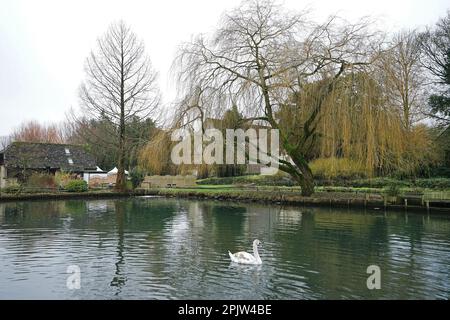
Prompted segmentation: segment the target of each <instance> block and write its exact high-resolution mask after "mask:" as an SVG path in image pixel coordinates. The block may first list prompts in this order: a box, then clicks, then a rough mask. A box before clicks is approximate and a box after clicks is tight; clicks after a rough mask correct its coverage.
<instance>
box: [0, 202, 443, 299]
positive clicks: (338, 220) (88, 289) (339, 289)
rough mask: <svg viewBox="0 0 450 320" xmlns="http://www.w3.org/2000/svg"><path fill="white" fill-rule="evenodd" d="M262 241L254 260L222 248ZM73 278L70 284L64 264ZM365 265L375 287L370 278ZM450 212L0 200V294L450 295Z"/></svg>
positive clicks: (98, 296)
mask: <svg viewBox="0 0 450 320" xmlns="http://www.w3.org/2000/svg"><path fill="white" fill-rule="evenodd" d="M255 238H258V239H259V240H261V242H262V246H261V248H260V255H261V258H262V260H263V264H262V265H261V266H241V265H235V264H232V263H230V261H229V257H228V254H227V252H228V250H231V251H232V252H233V251H238V250H246V251H250V252H251V242H252V241H253V239H255ZM69 265H78V266H79V268H80V270H81V288H80V289H78V290H70V289H68V288H67V285H66V282H67V278H68V276H70V274H67V272H66V271H67V267H68V266H69ZM369 265H377V266H379V267H380V270H381V289H380V290H369V289H368V288H367V285H366V279H367V277H368V276H369V275H368V274H367V273H366V270H367V267H368V266H369ZM449 274H450V215H448V216H439V215H427V214H423V215H422V214H406V213H404V212H399V213H393V212H388V213H384V212H382V211H366V212H365V211H348V210H336V209H328V208H325V209H303V208H280V207H276V206H266V205H246V204H236V203H229V202H206V201H205V202H203V201H188V200H186V201H184V200H183V201H180V200H172V199H161V198H135V199H127V200H124V199H121V200H88V201H83V200H71V201H36V202H17V203H0V298H2V299H6V298H13V299H28V298H39V299H53V298H57V299H116V298H119V299H336V298H337V299H353V298H356V299H448V298H449V297H450V277H449Z"/></svg>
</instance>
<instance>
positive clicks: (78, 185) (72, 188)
mask: <svg viewBox="0 0 450 320" xmlns="http://www.w3.org/2000/svg"><path fill="white" fill-rule="evenodd" d="M87 190H88V185H87V183H86V181H84V180H70V181H69V182H68V183H67V184H66V191H68V192H86V191H87Z"/></svg>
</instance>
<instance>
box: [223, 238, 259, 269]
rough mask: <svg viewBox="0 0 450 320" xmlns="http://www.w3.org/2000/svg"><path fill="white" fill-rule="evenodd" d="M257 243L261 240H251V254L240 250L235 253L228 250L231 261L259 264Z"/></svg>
mask: <svg viewBox="0 0 450 320" xmlns="http://www.w3.org/2000/svg"><path fill="white" fill-rule="evenodd" d="M259 244H261V242H260V241H259V240H258V239H256V240H254V241H253V255H252V254H250V253H248V252H245V251H240V252H237V253H231V252H230V251H228V254H229V255H230V259H231V261H233V262H237V263H243V264H261V263H262V261H261V258H260V257H259V254H258V245H259Z"/></svg>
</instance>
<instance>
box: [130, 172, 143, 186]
mask: <svg viewBox="0 0 450 320" xmlns="http://www.w3.org/2000/svg"><path fill="white" fill-rule="evenodd" d="M130 180H131V184H132V189H136V188H137V187H139V186H140V185H141V182H142V181H144V174H143V173H142V171H141V170H139V168H133V169H132V170H131V172H130Z"/></svg>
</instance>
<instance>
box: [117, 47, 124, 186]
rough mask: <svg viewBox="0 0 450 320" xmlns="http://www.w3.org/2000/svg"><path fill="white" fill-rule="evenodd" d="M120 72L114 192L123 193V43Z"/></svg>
mask: <svg viewBox="0 0 450 320" xmlns="http://www.w3.org/2000/svg"><path fill="white" fill-rule="evenodd" d="M120 72H121V79H120V123H119V161H118V162H119V163H118V165H117V179H116V190H117V191H125V185H126V184H125V182H126V181H125V77H124V72H125V71H124V49H123V42H122V44H121V65H120Z"/></svg>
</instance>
